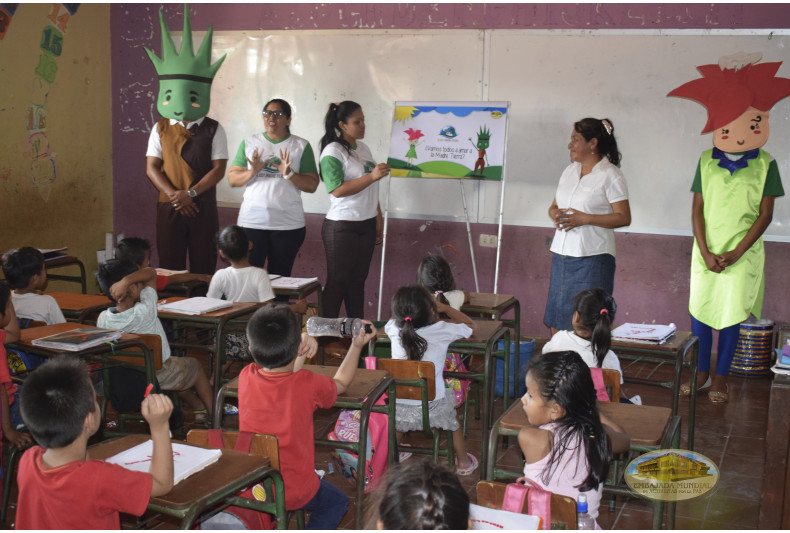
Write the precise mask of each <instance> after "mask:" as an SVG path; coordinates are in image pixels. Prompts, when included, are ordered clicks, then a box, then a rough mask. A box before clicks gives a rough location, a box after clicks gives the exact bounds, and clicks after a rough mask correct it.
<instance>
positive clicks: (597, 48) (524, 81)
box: [195, 30, 790, 241]
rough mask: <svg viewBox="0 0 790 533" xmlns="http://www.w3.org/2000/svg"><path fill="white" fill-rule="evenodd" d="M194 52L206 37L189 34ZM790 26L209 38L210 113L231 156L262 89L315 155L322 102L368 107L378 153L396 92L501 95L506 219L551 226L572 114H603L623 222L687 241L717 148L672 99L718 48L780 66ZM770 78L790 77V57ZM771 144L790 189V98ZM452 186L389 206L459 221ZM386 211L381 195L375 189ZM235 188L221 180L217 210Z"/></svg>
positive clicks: (788, 212) (370, 136) (448, 97)
mask: <svg viewBox="0 0 790 533" xmlns="http://www.w3.org/2000/svg"><path fill="white" fill-rule="evenodd" d="M195 41H196V45H195V46H197V43H198V41H199V39H198V36H197V35H196V39H195ZM789 46H790V37H788V36H786V35H773V36H770V37H769V35H750V34H746V33H745V32H742V33H734V34H725V32H716V33H714V32H710V31H693V32H683V31H676V32H674V33H667V32H659V31H656V32H633V31H632V32H628V31H621V32H615V31H609V32H607V31H596V32H593V31H578V30H575V31H548V30H435V31H432V30H422V31H415V30H407V31H400V30H397V31H393V30H359V31H356V32H348V31H317V32H308V31H281V32H266V33H265V34H264V33H263V32H260V33H249V32H218V33H216V34H215V36H214V47H213V53H214V56H215V58H216V57H219V56H220V55H222V54H224V53H227V54H228V57H227V59H226V60H225V63H224V64H223V66H222V67H221V68H220V70H219V72H218V74H217V78H216V79H215V81H214V85H213V89H212V103H211V112H210V116H212V117H213V118H216V119H217V120H219V121H220V123H222V125H223V126H224V127H225V129H226V131H227V133H228V145H229V150H230V152H231V159H232V158H233V156H234V155H235V153H236V149H237V148H238V146H239V143H240V142H241V140H242V139H243V138H244V137H245V136H247V135H250V134H252V133H255V132H259V131H261V130H262V122H261V116H260V112H261V108H262V107H263V104H264V103H265V102H266V101H268V100H269V99H271V98H274V97H281V98H285V99H286V100H288V101H289V102H290V103H291V105H292V106H293V109H294V116H293V120H292V123H291V130H292V131H293V133H294V134H296V135H299V136H302V137H305V138H306V139H307V140H309V141H310V143H311V144H312V146H313V149H314V150H315V151H316V157H318V151H319V145H318V142H319V140H320V138H321V136H322V135H323V127H322V122H323V117H324V114H325V113H326V109H327V106H328V104H329V102H331V101H340V100H344V99H349V100H355V101H357V102H359V103H360V104H362V108H363V111H364V112H365V118H366V126H367V129H366V138H365V140H364V142H365V143H366V144H368V145H369V146H370V148H371V150H372V152H373V155H374V157H375V158H376V160H377V161H385V160H386V156H387V153H388V145H389V136H390V129H391V128H390V121H391V118H392V112H393V104H394V102H395V101H399V100H443V101H480V100H483V101H485V100H501V101H510V103H511V104H510V112H509V116H510V118H509V124H508V142H507V147H506V160H505V168H506V171H505V172H506V175H505V180H506V184H505V206H504V222H505V224H511V225H522V226H540V227H550V225H551V224H550V221H549V219H548V215H547V210H548V207H549V205H550V204H551V201H552V199H553V196H554V191H555V189H556V186H557V181H558V180H559V176H560V174H561V173H562V170H563V169H564V168H565V166H566V165H567V164H568V163H569V159H568V150H567V143H568V139H569V136H570V133H571V128H572V125H573V122H575V121H577V120H579V119H581V118H584V117H587V116H593V117H598V118H604V117H607V118H609V119H611V120H612V122H613V123H614V126H615V135H616V136H617V140H618V144H619V148H620V151H621V152H622V154H623V161H622V170H623V173H624V174H625V177H626V180H627V182H628V187H629V194H630V201H631V212H632V223H631V226H630V227H629V228H625V229H624V230H623V231H629V232H637V233H657V234H664V235H691V197H692V195H691V193H690V192H689V190H690V187H691V182H692V179H693V176H694V170H695V168H696V165H697V161H698V159H699V155H700V154H701V152H702V151H704V150H706V149H708V148H710V147H711V146H712V140H711V136H710V135H704V136H703V135H700V134H699V132H700V131H701V130H702V128H703V126H704V124H705V121H706V111H705V109H704V108H703V107H702V106H701V105H699V104H697V103H695V102H692V101H690V100H685V99H680V98H667V97H666V94H667V93H668V92H669V91H670V90H672V89H674V88H675V87H677V86H679V85H681V84H682V83H685V82H687V81H690V80H692V79H695V78H696V77H698V76H699V75H698V73H697V70H696V66H697V65H703V64H709V63H716V62H717V61H718V58H719V56H721V55H728V54H732V53H735V52H738V51H746V52H752V51H760V52H762V53H763V61H764V62H768V61H782V60H783V59H785V58H787V54H786V52H785V50H786V49H787V48H788V47H789ZM778 75H779V76H782V77H786V78H790V63H786V64H783V65H782V66H781V67H780V69H779V72H778ZM771 130H772V131H771V135H770V139H769V141H768V143H767V144H766V146H765V147H764V148H765V149H766V150H767V151H769V152H770V153H771V154H772V155H774V157H775V158H776V159H777V161H778V163H779V169H780V172H781V174H782V175H783V176H784V177H785V186H786V187H787V188H788V192H789V193H790V148H787V147H786V142H784V141H786V140H787V139H790V98H788V99H785V100H783V101H781V102H779V103H778V104H777V105H776V106H775V107H774V108H773V110H772V113H771ZM458 187H459V186H458V185H456V184H454V183H446V182H445V180H413V179H407V178H394V179H392V184H391V199H390V214H391V216H395V217H400V218H425V219H436V220H459V221H460V220H464V213H463V208H462V203H461V199H460V192H459V190H458ZM463 187H465V191H466V195H467V200H468V204H469V209H470V220H471V221H472V222H486V223H496V222H497V220H498V215H499V195H500V191H501V184H500V183H491V182H489V183H486V182H478V181H474V182H464V184H463ZM380 190H381V195H382V196H381V199H382V206H383V201H384V195H385V191H386V186H385V184H382V187H381V188H380ZM241 195H242V190H241V189H231V188H230V187H229V186H228V185H227V183H226V181H223V183H221V184H220V185H219V187H218V199H219V200H220V201H221V202H224V205H238V204H239V203H240V202H241ZM302 197H303V201H304V205H305V210H306V211H307V212H312V213H324V212H326V209H327V207H328V198H327V194H326V191H325V189H324V188H323V186H319V189H318V191H317V192H316V193H314V194H303V195H302ZM766 237H767V238H768V239H770V240H780V241H790V201H788V200H787V199H779V200H777V202H776V207H775V211H774V218H773V222H772V224H771V226H770V227H769V228H768V230H767V231H766Z"/></svg>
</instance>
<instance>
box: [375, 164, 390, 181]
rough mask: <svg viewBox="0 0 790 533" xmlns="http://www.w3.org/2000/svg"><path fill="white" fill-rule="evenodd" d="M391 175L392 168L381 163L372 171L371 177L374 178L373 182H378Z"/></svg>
mask: <svg viewBox="0 0 790 533" xmlns="http://www.w3.org/2000/svg"><path fill="white" fill-rule="evenodd" d="M389 173H390V166H389V165H388V164H386V163H379V164H378V165H376V166H375V167H373V170H371V171H370V175H371V176H372V177H373V181H378V180H380V179H381V178H383V177H384V176H386V175H387V174H389Z"/></svg>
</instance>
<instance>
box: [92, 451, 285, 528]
mask: <svg viewBox="0 0 790 533" xmlns="http://www.w3.org/2000/svg"><path fill="white" fill-rule="evenodd" d="M149 438H150V437H149V436H148V435H128V436H126V437H121V438H117V439H112V440H107V441H104V442H100V443H99V444H96V445H94V446H91V447H90V448H89V449H88V450H89V453H90V456H91V458H92V459H102V460H104V459H107V458H109V457H112V456H113V455H116V454H118V453H121V452H123V451H125V450H128V449H129V448H131V447H133V446H137V445H138V444H140V443H142V442H145V441H146V440H148V439H149ZM173 442H179V441H173ZM182 444H187V443H186V442H182ZM189 446H197V445H196V444H189ZM199 447H204V448H210V446H199ZM266 478H272V480H273V481H274V488H275V501H276V503H274V504H272V503H264V502H260V501H258V500H248V499H246V498H240V497H238V496H237V493H238V492H239V491H242V490H244V489H246V488H247V487H250V486H252V485H255V484H256V483H259V482H261V481H263V480H264V479H266ZM223 505H238V506H243V507H247V508H250V509H256V510H258V511H263V512H266V513H270V514H274V516H275V518H276V519H277V529H287V528H288V516H287V514H286V511H285V489H284V486H283V478H282V476H281V475H280V472H279V471H278V470H277V469H276V468H272V467H271V466H270V465H269V459H268V458H267V457H261V456H259V455H252V454H247V453H241V452H237V451H234V450H228V449H224V450H222V456H220V458H219V461H217V462H216V463H213V464H210V465H208V466H207V467H206V468H204V469H203V470H200V471H199V472H196V473H194V474H192V475H191V476H189V477H188V478H186V479H184V480H182V481H181V482H180V483H178V484H176V485H175V486H174V487H173V490H171V491H170V492H168V493H167V494H165V495H164V496H159V497H156V498H153V497H152V498H151V500H150V502H149V503H148V510H149V511H154V512H158V513H162V514H165V515H168V516H172V517H175V518H177V519H179V520H181V525H180V527H181V529H192V527H193V526H194V522H195V520H196V519H197V518H198V517H199V516H200V515H201V513H203V512H205V511H208V510H210V509H213V508H215V507H218V506H223Z"/></svg>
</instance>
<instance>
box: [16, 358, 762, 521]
mask: <svg viewBox="0 0 790 533" xmlns="http://www.w3.org/2000/svg"><path fill="white" fill-rule="evenodd" d="M329 362H330V363H331V361H329ZM648 370H649V369H647V368H645V367H644V366H633V367H630V368H628V369H627V370H626V372H625V373H626V376H627V377H628V376H631V377H642V376H643V375H644V374H646V373H647V371H648ZM653 378H656V379H662V380H669V379H671V372H670V369H669V368H668V367H667V368H663V369H661V370H659V371H658V373H657V374H656V375H655V376H653ZM770 385H771V381H770V379H744V378H735V377H733V378H731V379H730V389H729V390H730V401H729V403H727V404H723V405H722V404H712V403H710V402H709V401H708V399H707V394H700V395H699V397H698V402H697V423H696V436H695V440H696V445H695V448H696V450H695V451H697V452H699V453H702V454H703V455H705V456H707V457H708V458H710V459H711V460H713V461H714V462H715V463H716V464H717V465H718V466H719V467H720V469H721V477H720V479H719V482H718V484H717V485H716V487H715V488H714V489H713V490H712V491H711V492H709V493H708V494H706V495H704V496H701V497H698V498H695V499H692V500H688V501H685V502H680V503H678V505H677V512H676V522H675V527H676V528H677V529H756V528H757V520H758V515H759V505H760V496H761V489H762V473H763V463H764V458H765V428H766V422H767V417H768V395H769V389H770ZM623 390H624V392H625V393H626V395H628V396H633V395H635V394H639V395H640V396H641V397H642V401H643V403H645V404H647V405H659V406H667V407H669V406H670V405H671V403H670V402H671V392H670V391H669V390H667V389H663V388H660V387H652V386H644V385H633V384H628V383H626V384H624V385H623ZM688 404H689V402H688V399H682V400H681V415H682V424H683V425H682V442H681V447H684V445H685V442H686V434H687V429H688V428H687V421H688V416H687V415H688ZM501 412H502V400H501V399H497V402H496V404H495V413H496V416H498V415H499V414H501ZM334 416H335V413H334V411H333V410H327V411H321V412H319V413H318V414H317V416H316V419H315V429H316V433H325V432H327V431H329V430H330V429H331V427H332V424H333V423H334ZM186 418H187V420H191V419H192V415H191V414H189V413H187V414H186ZM231 420H232V418H230V419H227V421H231ZM423 439H424V437H422V436H420V435H409V436H408V437H407V439H406V442H413V443H422V442H425V441H424V440H423ZM466 443H467V449H468V451H469V452H471V453H473V454H475V456H477V457H478V458H479V457H480V453H481V450H482V448H483V443H482V441H481V429H480V422H479V421H477V420H474V418H471V420H470V422H469V433H468V438H467V441H466ZM6 448H7V447H6ZM410 460H414V459H410ZM497 461H498V462H499V464H502V465H508V466H511V467H514V469H515V468H517V467H519V466H520V464H521V454H520V452H519V450H518V446H517V445H516V444H515V443H514V442H513V441H512V439H511V445H510V446H509V447H508V448H507V449H503V448H502V447H500V448H499V451H498V458H497ZM329 462H330V455H329V450H328V449H327V448H318V449H317V452H316V468H319V469H323V470H328V464H329ZM4 464H5V462H4ZM326 479H328V480H329V481H330V482H332V483H333V484H334V485H335V486H337V487H340V488H341V489H342V490H343V491H344V492H345V493H346V494H347V495H348V496H349V498H350V499H351V506H350V508H349V511H348V513H347V514H346V517H345V519H344V520H343V522H342V523H341V525H340V528H339V529H354V516H355V515H354V513H355V510H356V503H357V502H356V497H355V490H354V488H353V487H352V485H351V484H350V483H348V482H347V481H345V480H344V479H343V477H342V475H341V474H339V473H338V472H334V473H332V474H327V477H326ZM460 479H461V482H462V484H463V486H464V487H466V488H467V490H468V491H469V495H470V498H471V500H472V501H475V490H474V486H475V483H476V482H477V481H478V480H479V471H476V472H475V473H474V474H473V475H471V476H468V477H462V478H460ZM368 499H369V498H366V500H368ZM15 500H16V490H15V487H14V489H13V490H12V495H11V502H12V506H11V508H10V509H9V513H8V514H9V516H8V519H7V524H8V525H10V524H11V523H13V514H14V513H13V512H14V505H13V504H14V503H15ZM607 501H608V500H607ZM363 505H364V504H363ZM367 511H368V509H365V512H366V513H367ZM652 519H653V508H652V505H651V504H650V503H649V502H646V501H644V500H640V499H637V498H627V497H619V498H618V499H617V500H616V503H615V505H614V508H613V510H609V508H608V506H607V505H606V504H602V505H601V509H600V514H599V517H598V522H599V524H600V525H601V527H602V528H604V529H651V528H652ZM124 524H125V525H133V522H124ZM160 527H168V526H167V525H166V524H161V525H160ZM171 527H172V526H171ZM291 527H292V528H294V527H295V522H294V521H293V520H292V521H291Z"/></svg>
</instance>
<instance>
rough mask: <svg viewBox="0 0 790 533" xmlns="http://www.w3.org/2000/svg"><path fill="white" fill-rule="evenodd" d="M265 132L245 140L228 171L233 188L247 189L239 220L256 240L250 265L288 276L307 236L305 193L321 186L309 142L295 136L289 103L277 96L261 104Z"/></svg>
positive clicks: (251, 251) (253, 239)
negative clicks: (303, 193) (267, 262)
mask: <svg viewBox="0 0 790 533" xmlns="http://www.w3.org/2000/svg"><path fill="white" fill-rule="evenodd" d="M262 115H263V125H264V131H263V133H256V134H254V135H250V136H249V137H247V138H245V139H244V140H243V141H242V142H241V145H240V146H239V150H238V151H237V152H236V157H235V159H234V160H233V164H232V165H231V167H230V169H229V170H228V182H230V185H231V187H244V186H246V188H245V190H244V200H243V201H242V203H241V208H240V209H239V218H238V222H237V224H238V225H239V226H240V227H241V228H242V229H244V233H245V234H246V235H247V239H249V241H250V242H251V243H252V249H251V250H250V264H252V265H253V266H256V267H259V268H264V263H266V261H267V259H268V261H269V264H268V266H267V270H268V272H269V273H270V274H279V275H281V276H290V275H291V269H292V268H293V264H294V261H295V260H296V255H297V254H298V253H299V248H301V247H302V243H303V242H304V239H305V233H306V229H305V220H304V208H303V207H302V192H310V193H312V192H315V190H316V188H318V170H317V169H316V166H315V156H314V155H313V149H312V147H311V146H310V143H309V142H307V141H306V140H305V139H302V138H301V137H297V136H296V135H291V106H290V105H289V104H288V102H286V101H285V100H281V99H280V98H275V99H273V100H269V101H268V102H267V103H266V105H265V106H263V112H262Z"/></svg>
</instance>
